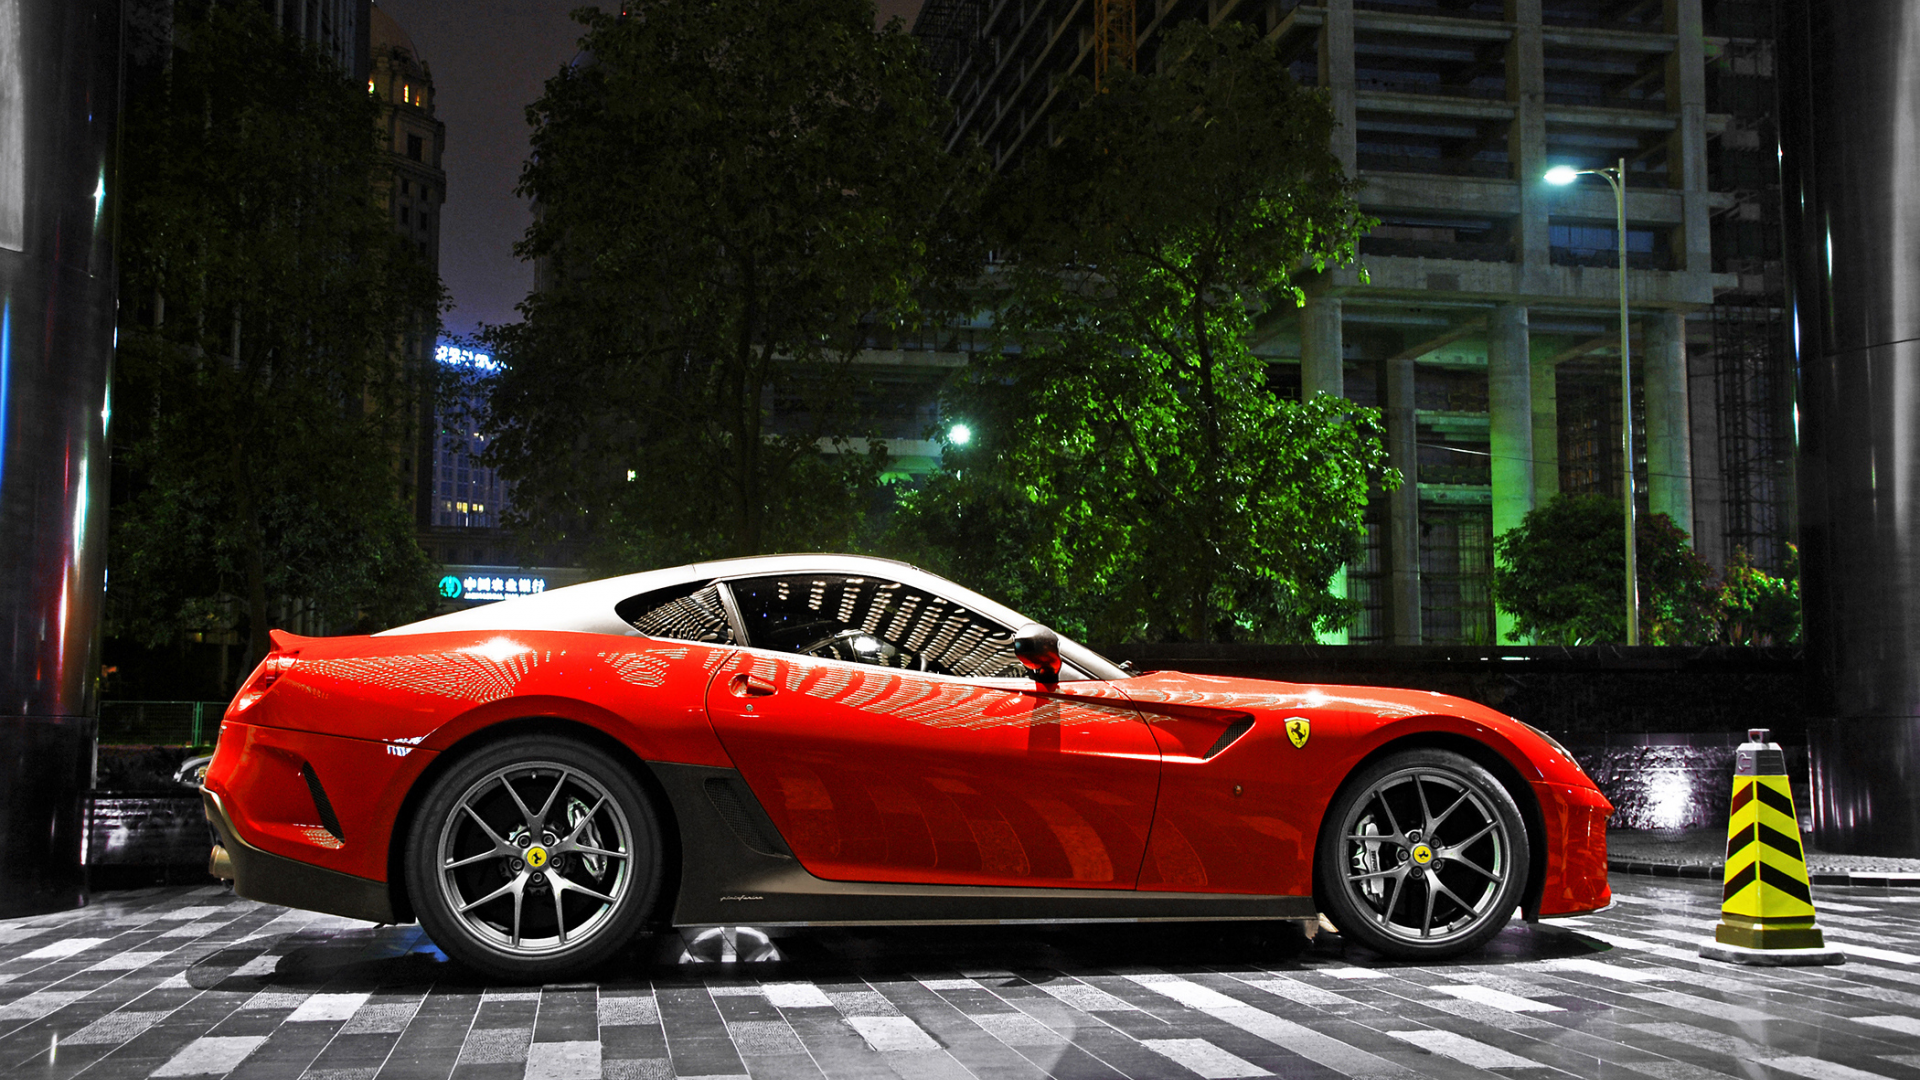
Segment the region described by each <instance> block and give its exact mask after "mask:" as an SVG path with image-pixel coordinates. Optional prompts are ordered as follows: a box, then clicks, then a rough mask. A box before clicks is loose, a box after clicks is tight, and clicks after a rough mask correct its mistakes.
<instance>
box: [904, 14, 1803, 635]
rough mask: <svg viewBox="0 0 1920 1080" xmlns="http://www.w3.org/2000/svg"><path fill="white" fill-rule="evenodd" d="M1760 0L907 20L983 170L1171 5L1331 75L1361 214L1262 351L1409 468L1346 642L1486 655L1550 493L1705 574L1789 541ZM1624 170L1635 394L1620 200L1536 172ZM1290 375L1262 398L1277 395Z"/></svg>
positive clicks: (1003, 158)
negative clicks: (1622, 303) (1736, 550)
mask: <svg viewBox="0 0 1920 1080" xmlns="http://www.w3.org/2000/svg"><path fill="white" fill-rule="evenodd" d="M1770 18H1771V7H1770V5H1769V4H1767V3H1765V2H1755V0H1740V2H1734V0H1720V2H1718V3H1703V2H1702V0H1326V2H1325V3H1324V4H1310V3H1300V2H1295V0H1143V2H1135V0H928V3H927V5H926V6H925V8H923V10H922V12H921V14H920V16H919V18H918V20H917V22H916V24H915V26H914V32H915V33H916V34H917V35H918V36H919V37H920V38H921V39H922V40H923V41H924V42H925V43H926V45H927V47H928V50H929V53H930V55H931V58H932V61H933V63H934V65H935V67H936V69H937V71H938V73H939V78H940V85H941V87H942V89H943V91H944V92H945V94H946V95H947V97H948V99H949V100H950V101H951V102H952V103H953V106H954V108H955V121H954V125H953V127H952V129H951V131H950V132H949V138H950V140H951V142H952V143H953V144H954V145H959V144H960V143H961V142H963V141H964V140H976V141H977V142H978V143H979V144H980V145H981V146H983V147H985V148H986V150H987V151H988V153H989V154H990V155H991V158H992V160H993V161H994V163H995V165H996V166H997V167H1001V168H1004V167H1006V166H1007V164H1008V163H1010V162H1013V161H1015V160H1017V159H1018V158H1019V157H1020V155H1021V154H1023V153H1025V152H1027V151H1029V150H1031V149H1033V148H1034V147H1035V146H1038V145H1042V144H1044V141H1045V140H1046V139H1047V137H1048V131H1049V124H1048V120H1049V118H1050V117H1051V116H1052V115H1053V114H1054V112H1055V110H1058V109H1063V108H1068V107H1070V105H1069V102H1070V101H1071V100H1072V98H1071V95H1070V93H1069V89H1068V86H1067V80H1069V79H1073V78H1080V79H1097V78H1098V77H1099V76H1100V75H1101V74H1102V73H1104V72H1105V71H1108V70H1111V68H1112V66H1114V65H1123V66H1135V67H1137V68H1138V69H1139V70H1143V71H1145V70H1151V69H1152V67H1153V65H1154V64H1155V63H1157V56H1156V44H1157V42H1158V41H1159V40H1160V39H1161V38H1162V36H1163V35H1164V34H1165V33H1166V31H1167V30H1168V29H1169V28H1170V27H1172V26H1173V25H1175V24H1176V23H1179V22H1181V21H1184V20H1192V19H1203V20H1208V21H1210V22H1214V23H1218V22H1222V21H1228V20H1232V21H1238V22H1242V23H1246V24H1248V25H1250V26H1252V27H1254V28H1255V29H1256V30H1258V31H1259V32H1261V33H1263V34H1264V35H1265V36H1266V37H1267V39H1268V40H1270V41H1273V42H1275V43H1276V44H1277V45H1278V48H1279V50H1280V53H1281V55H1282V57H1283V58H1284V59H1285V60H1286V62H1287V63H1288V65H1289V67H1290V69H1291V71H1292V73H1293V75H1294V77H1295V78H1296V79H1297V80H1298V81H1300V82H1301V83H1303V84H1306V85H1315V86H1319V87H1322V88H1324V89H1325V91H1326V93H1327V96H1328V100H1329V103H1330V104H1331V105H1332V108H1333V112H1334V118H1335V121H1336V124H1337V127H1336V129H1335V135H1334V143H1335V145H1334V150H1335V152H1336V154H1337V155H1338V156H1339V158H1340V160H1341V161H1342V163H1343V164H1344V165H1345V166H1346V168H1347V170H1348V172H1349V173H1350V174H1352V175H1355V176H1357V177H1358V178H1359V179H1361V180H1362V181H1363V182H1364V186H1363V188H1362V191H1361V194H1360V201H1361V206H1362V209H1363V210H1364V211H1365V212H1366V213H1367V214H1369V215H1371V216H1373V217H1376V218H1378V219H1379V221H1380V224H1379V226H1378V227H1376V228H1375V229H1374V230H1373V231H1372V232H1371V234H1369V235H1368V236H1367V237H1366V238H1365V239H1364V240H1363V241H1362V242H1361V246H1360V252H1361V263H1362V264H1363V265H1364V267H1365V271H1366V273H1365V275H1364V277H1363V275H1362V274H1361V272H1360V269H1359V268H1358V267H1354V268H1348V269H1344V270H1338V271H1334V272H1331V273H1328V274H1325V275H1323V276H1321V277H1319V278H1317V279H1315V280H1313V281H1312V282H1310V283H1308V284H1307V286H1306V288H1307V293H1308V301H1307V304H1306V306H1305V307H1304V308H1299V309H1289V310H1286V311H1282V312H1277V313H1275V314H1273V315H1272V316H1270V317H1269V319H1268V320H1267V323H1266V325H1265V326H1264V327H1263V328H1262V329H1263V333H1262V335H1261V337H1260V339H1259V342H1258V345H1257V347H1258V348H1259V349H1260V350H1261V351H1262V352H1263V353H1264V354H1265V355H1266V356H1267V357H1268V358H1269V359H1270V360H1271V361H1273V362H1274V363H1275V364H1276V370H1279V371H1282V372H1286V371H1288V369H1289V368H1291V367H1292V365H1297V371H1298V382H1297V385H1298V386H1299V387H1300V388H1301V392H1304V393H1308V394H1311V393H1318V392H1325V393H1333V394H1340V395H1344V396H1346V397H1348V398H1350V399H1352V400H1355V401H1357V402H1361V403H1364V404H1368V405H1374V406H1377V407H1379V408H1381V409H1382V410H1383V412H1384V413H1385V415H1386V419H1387V424H1388V444H1389V450H1390V453H1391V456H1392V459H1393V463H1394V464H1395V466H1396V467H1398V468H1399V469H1400V470H1401V471H1402V473H1403V474H1404V475H1405V476H1406V477H1407V478H1408V480H1409V483H1407V484H1406V485H1404V486H1403V487H1402V488H1401V489H1400V490H1399V491H1398V492H1395V493H1392V494H1383V495H1381V496H1379V497H1378V498H1377V499H1376V501H1375V505H1374V506H1373V507H1372V508H1371V509H1370V511H1369V515H1368V517H1369V525H1368V536H1367V542H1366V548H1365V553H1364V555H1363V557H1362V558H1361V559H1360V560H1359V561H1358V562H1357V563H1356V564H1355V565H1354V566H1352V567H1350V568H1349V573H1348V589H1349V594H1350V595H1351V596H1353V597H1354V598H1356V599H1358V600H1361V601H1362V602H1363V604H1364V605H1365V607H1366V614H1365V615H1364V616H1363V618H1362V619H1361V620H1360V622H1359V623H1358V624H1357V625H1356V626H1355V628H1354V629H1353V630H1352V631H1351V632H1350V634H1349V635H1347V637H1346V640H1350V641H1353V642H1356V643H1358V642H1393V643H1406V644H1414V643H1423V642H1425V643H1491V642H1493V641H1494V640H1495V639H1496V638H1495V636H1496V619H1495V613H1494V611H1493V607H1492V604H1491V602H1490V599H1489V591H1488V581H1489V577H1490V573H1491V569H1492V542H1491V541H1492V538H1493V537H1494V536H1497V535H1499V534H1500V533H1502V532H1504V531H1505V530H1507V529H1510V528H1512V527H1513V526H1514V525H1516V524H1518V523H1519V521H1520V520H1521V518H1522V517H1523V516H1524V515H1525V514H1526V513H1527V511H1529V510H1531V509H1532V508H1533V507H1535V506H1536V505H1539V504H1540V503H1542V502H1544V501H1545V500H1547V499H1549V498H1551V497H1552V496H1553V495H1554V494H1555V493H1557V492H1560V491H1583V492H1598V493H1612V494H1614V495H1615V496H1616V497H1618V496H1619V494H1620V492H1621V484H1622V477H1623V472H1624V469H1625V463H1623V461H1622V460H1621V458H1622V452H1621V438H1620V424H1621V420H1622V416H1623V414H1624V412H1625V411H1626V410H1627V409H1631V411H1632V416H1633V421H1634V430H1635V433H1636V436H1637V439H1636V447H1635V451H1634V455H1633V457H1634V461H1633V463H1632V467H1633V468H1634V470H1635V472H1636V476H1637V480H1636V485H1637V488H1638V490H1639V492H1640V493H1641V505H1642V508H1643V510H1651V511H1653V512H1659V513H1665V514H1668V515H1669V516H1671V517H1672V518H1673V520H1674V521H1675V522H1676V523H1677V524H1679V526H1680V527H1681V528H1683V529H1685V530H1687V531H1688V532H1689V533H1691V534H1693V535H1694V537H1695V544H1696V547H1697V548H1698V549H1699V551H1700V552H1701V554H1703V555H1705V556H1706V557H1707V558H1708V559H1709V560H1710V561H1711V562H1713V563H1714V564H1715V565H1716V566H1720V565H1724V563H1725V560H1726V558H1727V555H1728V554H1729V552H1730V551H1731V550H1732V547H1733V546H1734V545H1736V544H1737V545H1741V546H1744V547H1745V548H1746V549H1748V550H1749V551H1751V552H1753V553H1754V554H1755V556H1756V557H1757V559H1758V561H1760V562H1761V564H1762V565H1767V566H1772V567H1778V566H1779V565H1780V564H1781V561H1782V559H1783V558H1784V557H1785V554H1786V551H1785V542H1786V540H1787V539H1789V538H1790V537H1791V535H1792V534H1791V531H1790V530H1791V522H1790V521H1789V520H1788V507H1790V506H1791V504H1792V498H1791V491H1790V487H1791V471H1790V459H1789V454H1790V453H1791V437H1790V426H1789V425H1790V417H1791V412H1790V410H1791V404H1790V402H1791V380H1790V378H1789V377H1788V375H1787V372H1786V370H1785V366H1786V359H1785V358H1786V355H1787V353H1786V349H1785V343H1784V340H1783V337H1782V328H1781V320H1780V308H1781V296H1780V287H1781V280H1782V279H1781V273H1780V269H1779V267H1780V263H1779V258H1780V241H1779V207H1778V180H1777V175H1776V173H1775V170H1774V165H1773V147H1774V136H1773V121H1772V116H1773V110H1774V104H1773V87H1772V60H1771V56H1772V52H1771V34H1772V31H1771V27H1770V25H1769V20H1770ZM1621 158H1624V159H1626V162H1627V177H1626V187H1627V195H1626V216H1627V241H1626V246H1627V259H1628V267H1629V286H1628V292H1629V298H1630V301H1631V307H1632V317H1631V320H1630V322H1631V328H1632V340H1631V347H1632V353H1633V361H1634V364H1633V366H1634V378H1635V393H1634V399H1633V400H1632V401H1631V402H1622V401H1621V400H1620V379H1619V323H1618V315H1617V310H1618V292H1617V289H1616V281H1617V271H1616V269H1615V268H1616V265H1617V262H1616V259H1617V251H1616V243H1617V241H1616V236H1617V232H1616V228H1615V222H1614V198H1613V196H1612V194H1611V193H1610V191H1609V189H1608V187H1607V185H1606V183H1605V182H1603V181H1601V180H1599V179H1597V178H1589V179H1588V180H1587V181H1583V182H1580V183H1577V184H1574V185H1572V186H1569V187H1552V186H1550V185H1548V184H1546V183H1544V182H1543V180H1542V176H1543V174H1544V173H1545V172H1546V171H1547V169H1548V168H1549V167H1550V166H1554V165H1571V166H1574V167H1576V168H1600V167H1602V166H1607V165H1612V164H1614V162H1615V161H1616V160H1618V159H1621ZM1293 381H1294V380H1293V378H1292V377H1291V375H1283V377H1282V379H1280V380H1277V384H1276V385H1291V384H1292V383H1293Z"/></svg>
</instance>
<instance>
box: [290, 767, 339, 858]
mask: <svg viewBox="0 0 1920 1080" xmlns="http://www.w3.org/2000/svg"><path fill="white" fill-rule="evenodd" d="M300 775H301V776H303V777H305V778H306V781H307V793H308V794H310V795H312V796H313V808H314V809H315V810H318V811H320V827H321V828H323V829H325V830H327V831H328V832H329V833H332V834H333V838H334V839H335V840H338V841H340V842H341V843H346V840H347V838H346V837H345V836H344V835H342V834H341V832H340V817H339V815H337V814H335V813H334V812H333V803H332V802H330V801H328V799H327V789H326V788H323V787H321V786H320V774H319V773H316V772H314V771H313V766H312V765H311V764H309V763H307V762H304V761H303V762H301V763H300Z"/></svg>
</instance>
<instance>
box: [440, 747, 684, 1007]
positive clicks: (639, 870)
mask: <svg viewBox="0 0 1920 1080" xmlns="http://www.w3.org/2000/svg"><path fill="white" fill-rule="evenodd" d="M659 866H660V827H659V824H658V821H657V819H656V817H655V815H654V812H653V808H652V806H651V804H650V803H649V802H648V800H647V797H646V795H645V794H644V793H643V792H642V791H641V790H640V787H639V785H638V784H636V783H635V782H634V779H633V777H632V776H630V775H629V774H628V773H627V771H626V770H625V769H623V768H621V767H620V766H619V765H617V764H615V763H614V762H612V761H610V760H608V758H607V756H606V754H605V753H603V752H600V751H597V750H594V749H591V748H589V747H587V746H585V745H583V744H581V743H578V742H575V741H573V740H571V739H565V738H560V737H556V736H549V735H525V736H516V737H513V738H509V739H505V740H502V741H500V742H498V743H494V744H492V745H490V746H487V747H485V748H483V749H481V750H479V751H478V752H476V753H474V754H473V755H471V756H470V757H467V758H465V759H463V760H461V761H460V762H458V763H456V764H455V765H454V766H453V767H452V768H451V769H449V770H447V772H445V773H444V774H442V775H441V776H440V777H439V779H438V780H437V781H435V783H434V785H433V788H432V789H431V790H430V791H429V792H428V793H427V796H426V799H425V800H424V801H423V802H422V803H421V806H420V812H419V813H418V814H417V815H415V817H414V820H413V827H412V829H411V830H410V834H409V837H408V841H407V859H406V867H407V888H408V893H409V895H410V896H411V898H412V900H413V905H414V909H415V911H416V912H417V913H418V914H419V916H420V924H421V925H422V926H423V927H425V928H426V931H427V933H428V935H430V936H431V937H432V938H433V940H434V943H435V944H437V945H439V946H440V948H441V949H442V950H443V951H444V952H445V953H446V954H447V956H448V957H449V958H451V959H453V960H456V961H458V962H460V963H462V964H465V965H466V966H467V967H470V968H472V969H474V970H475V971H478V972H480V973H482V974H485V975H489V976H493V977H495V978H502V979H513V980H547V979H552V978H556V977H561V976H566V975H570V974H573V973H576V972H580V971H584V970H586V969H588V968H590V967H593V966H595V965H597V964H599V963H602V962H604V961H605V960H607V959H608V958H609V957H611V956H612V955H613V954H614V953H615V952H617V951H618V950H619V949H620V948H621V947H622V946H623V945H625V944H626V943H627V942H628V941H629V940H630V939H631V938H632V937H633V935H634V933H635V932H636V931H637V930H638V929H639V927H640V925H641V923H642V921H643V920H644V919H645V918H646V917H647V914H648V912H649V911H650V910H651V909H652V907H653V906H654V903H655V900H656V899H657V897H658V894H659V889H660V869H659Z"/></svg>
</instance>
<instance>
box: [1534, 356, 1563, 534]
mask: <svg viewBox="0 0 1920 1080" xmlns="http://www.w3.org/2000/svg"><path fill="white" fill-rule="evenodd" d="M1558 350H1559V346H1558V345H1557V344H1555V343H1553V342H1540V343H1538V348H1537V349H1536V351H1535V356H1534V361H1533V505H1534V506H1536V507H1540V506H1545V505H1547V504H1548V503H1550V502H1552V501H1553V497H1554V496H1555V495H1558V494H1560V369H1559V366H1558V365H1556V364H1554V363H1552V357H1553V354H1554V353H1555V352H1557V351H1558Z"/></svg>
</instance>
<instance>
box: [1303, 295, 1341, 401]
mask: <svg viewBox="0 0 1920 1080" xmlns="http://www.w3.org/2000/svg"><path fill="white" fill-rule="evenodd" d="M1343 350H1344V343H1343V341H1342V340H1341V336H1340V300H1339V298H1338V297H1331V296H1309V297H1307V306H1306V307H1304V308H1302V309H1301V311H1300V400H1302V401H1306V400H1307V399H1309V398H1311V397H1313V395H1315V394H1332V395H1333V396H1334V397H1345V396H1346V376H1345V372H1344V370H1343V359H1342V353H1343Z"/></svg>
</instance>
